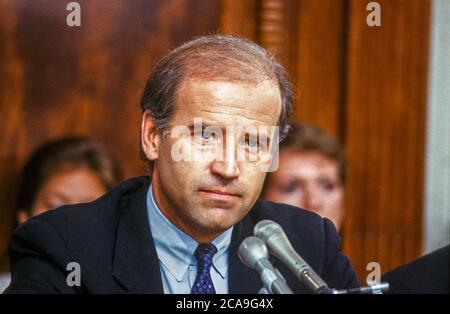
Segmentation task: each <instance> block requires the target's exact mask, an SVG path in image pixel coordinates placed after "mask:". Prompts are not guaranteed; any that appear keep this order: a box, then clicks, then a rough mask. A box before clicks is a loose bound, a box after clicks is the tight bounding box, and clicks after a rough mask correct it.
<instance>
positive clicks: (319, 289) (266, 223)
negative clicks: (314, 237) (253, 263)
mask: <svg viewBox="0 0 450 314" xmlns="http://www.w3.org/2000/svg"><path fill="white" fill-rule="evenodd" d="M253 233H254V235H255V236H257V237H258V238H259V239H261V240H262V241H263V242H264V243H265V244H266V245H267V247H268V248H269V251H270V253H272V254H273V255H274V256H275V257H277V258H278V259H279V260H280V261H282V262H283V263H285V264H286V265H287V267H288V268H289V269H290V270H291V271H292V272H294V274H295V275H296V276H297V278H298V279H299V280H300V281H302V282H303V283H304V284H305V285H306V286H307V287H308V288H309V289H310V290H311V291H313V292H314V293H323V294H325V293H333V291H332V290H331V289H330V288H329V287H328V285H327V284H326V283H325V282H324V281H323V280H322V278H320V277H319V275H317V274H316V272H315V271H314V270H313V269H312V268H311V267H310V266H309V265H308V264H307V263H306V262H305V261H304V260H303V258H302V257H301V256H300V255H298V254H297V252H296V251H295V250H294V248H293V247H292V245H291V243H290V242H289V240H288V238H287V236H286V234H285V233H284V231H283V228H281V226H280V225H279V224H277V223H275V222H273V221H271V220H262V221H260V222H259V223H257V224H256V226H255V229H254V230H253Z"/></svg>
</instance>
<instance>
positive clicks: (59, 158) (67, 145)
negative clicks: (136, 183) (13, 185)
mask: <svg viewBox="0 0 450 314" xmlns="http://www.w3.org/2000/svg"><path fill="white" fill-rule="evenodd" d="M121 179H122V172H121V169H120V167H119V165H118V163H117V162H116V161H115V160H114V159H113V158H112V156H110V154H109V153H108V152H106V150H105V149H104V148H103V147H101V146H100V145H99V144H97V143H95V142H93V141H92V140H89V139H87V138H84V137H64V138H60V139H57V140H53V141H50V142H47V143H45V144H43V145H42V146H40V147H38V148H37V150H35V151H34V152H33V153H32V155H31V156H30V157H29V159H28V161H27V162H26V164H25V166H24V168H23V170H22V174H21V178H20V182H19V189H18V194H17V199H16V210H17V211H18V214H17V221H18V223H23V222H25V221H27V220H28V219H29V218H31V217H33V216H36V215H39V214H41V213H43V212H46V211H48V210H52V209H55V208H57V207H60V206H62V205H66V204H76V203H87V202H91V201H93V200H95V199H97V198H98V197H100V196H101V195H103V194H105V193H106V192H107V191H108V190H110V189H111V188H112V187H113V186H115V185H116V184H117V183H118V182H119V181H120V180H121ZM8 282H9V274H3V275H0V292H1V291H3V289H4V288H6V286H5V285H7V284H8Z"/></svg>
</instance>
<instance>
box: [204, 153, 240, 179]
mask: <svg viewBox="0 0 450 314" xmlns="http://www.w3.org/2000/svg"><path fill="white" fill-rule="evenodd" d="M211 172H212V173H213V174H216V175H219V176H221V177H222V178H224V179H228V180H231V179H235V178H237V177H238V176H239V174H240V171H239V165H238V162H237V160H236V159H234V158H233V159H230V160H223V161H217V160H216V161H214V162H213V163H212V165H211Z"/></svg>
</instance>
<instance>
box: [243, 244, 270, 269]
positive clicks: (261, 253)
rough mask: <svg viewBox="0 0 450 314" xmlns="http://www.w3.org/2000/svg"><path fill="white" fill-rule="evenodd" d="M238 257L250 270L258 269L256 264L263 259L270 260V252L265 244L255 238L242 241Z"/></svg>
mask: <svg viewBox="0 0 450 314" xmlns="http://www.w3.org/2000/svg"><path fill="white" fill-rule="evenodd" d="M238 255H239V258H240V259H241V261H242V262H243V263H244V264H245V265H246V266H247V267H250V268H256V266H255V265H256V263H257V262H258V261H259V260H261V259H262V258H269V252H268V250H267V247H266V245H265V244H264V242H263V241H261V239H258V238H257V237H253V236H251V237H248V238H246V239H245V240H244V241H242V243H241V245H240V246H239V252H238Z"/></svg>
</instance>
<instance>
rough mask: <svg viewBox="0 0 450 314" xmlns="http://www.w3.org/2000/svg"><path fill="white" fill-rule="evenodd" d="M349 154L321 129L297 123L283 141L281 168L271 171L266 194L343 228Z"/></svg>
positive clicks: (275, 200) (270, 199)
mask: <svg viewBox="0 0 450 314" xmlns="http://www.w3.org/2000/svg"><path fill="white" fill-rule="evenodd" d="M345 163H346V162H345V154H344V150H343V148H342V147H341V145H340V144H339V142H338V141H337V140H336V139H335V138H333V137H332V136H330V135H328V134H326V133H325V132H324V131H322V130H321V129H319V128H317V127H314V126H310V125H306V124H299V123H296V124H293V125H292V129H291V132H290V133H289V135H288V136H287V137H286V139H285V140H284V141H283V142H281V143H280V151H279V166H278V169H277V171H275V172H273V173H268V174H267V177H266V181H265V183H264V188H263V192H262V198H264V199H267V200H269V201H273V202H278V203H286V204H290V205H293V206H297V207H301V208H304V209H307V210H310V211H313V212H316V213H317V214H319V215H321V216H322V217H326V218H328V219H330V220H331V221H332V222H333V223H334V225H335V227H336V229H337V230H338V231H339V232H340V231H341V230H342V225H343V220H344V214H345V210H344V182H345V170H346V169H345V167H346V165H345Z"/></svg>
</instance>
